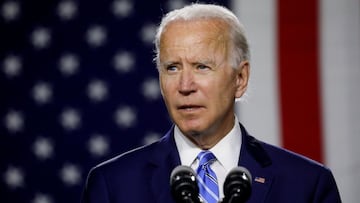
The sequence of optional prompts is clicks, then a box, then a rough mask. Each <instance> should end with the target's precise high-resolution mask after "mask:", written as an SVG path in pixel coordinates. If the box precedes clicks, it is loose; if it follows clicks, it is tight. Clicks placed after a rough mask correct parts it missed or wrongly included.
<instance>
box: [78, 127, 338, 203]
mask: <svg viewBox="0 0 360 203" xmlns="http://www.w3.org/2000/svg"><path fill="white" fill-rule="evenodd" d="M240 126H241V131H242V135H243V136H242V146H241V152H240V159H239V165H241V166H244V167H245V168H247V169H248V170H249V171H250V173H251V174H252V177H253V181H252V183H253V184H252V195H251V197H250V199H249V201H248V202H251V203H259V202H274V203H282V202H283V203H297V202H299V203H305V202H329V203H330V202H331V203H337V202H341V200H340V195H339V192H338V189H337V186H336V183H335V179H334V177H333V175H332V173H331V171H330V170H329V169H327V168H326V167H324V166H323V165H321V164H319V163H316V162H314V161H312V160H309V159H307V158H305V157H303V156H300V155H297V154H295V153H292V152H289V151H286V150H284V149H281V148H278V147H275V146H272V145H269V144H266V143H263V142H261V141H259V140H256V139H255V138H254V137H252V136H250V135H249V134H248V133H247V132H246V130H245V128H244V127H243V126H242V125H241V124H240ZM178 165H180V158H179V155H178V151H177V148H176V145H175V140H174V136H173V129H171V130H170V131H169V132H168V133H167V134H166V135H165V136H164V137H163V138H162V139H161V140H160V141H158V142H156V143H153V144H151V145H148V146H144V147H141V148H138V149H135V150H132V151H129V152H127V153H125V154H122V155H120V156H118V157H115V158H113V159H111V160H109V161H107V162H104V163H102V164H100V165H98V166H96V167H95V168H93V169H92V170H91V171H90V173H89V176H88V179H87V183H86V186H85V189H84V193H83V197H82V202H83V203H120V202H121V203H155V202H157V203H172V202H174V201H173V199H172V196H171V193H170V186H169V178H170V174H171V171H172V170H173V169H174V168H175V167H176V166H178Z"/></svg>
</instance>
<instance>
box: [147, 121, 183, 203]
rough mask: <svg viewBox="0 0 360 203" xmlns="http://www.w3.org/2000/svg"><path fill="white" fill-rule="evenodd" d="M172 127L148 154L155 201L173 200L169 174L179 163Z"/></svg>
mask: <svg viewBox="0 0 360 203" xmlns="http://www.w3.org/2000/svg"><path fill="white" fill-rule="evenodd" d="M173 132H174V130H173V127H172V128H171V129H170V130H169V131H168V133H166V135H165V136H164V137H163V138H162V139H161V140H160V141H159V142H157V143H155V144H156V145H158V146H156V147H154V151H153V153H152V154H150V155H149V164H150V167H149V168H150V177H151V180H150V185H151V190H152V192H153V194H154V199H156V202H159V203H160V202H161V203H163V202H169V203H170V202H173V199H172V196H171V192H170V175H171V172H172V170H173V169H174V168H175V167H176V166H178V165H180V164H181V162H180V157H179V153H178V151H177V148H176V144H175V140H174V136H173Z"/></svg>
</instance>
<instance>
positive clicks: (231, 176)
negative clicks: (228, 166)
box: [224, 166, 252, 203]
mask: <svg viewBox="0 0 360 203" xmlns="http://www.w3.org/2000/svg"><path fill="white" fill-rule="evenodd" d="M251 185H252V177H251V174H250V172H249V170H247V169H246V168H245V167H242V166H239V167H235V168H233V169H232V170H231V171H230V172H229V173H228V175H227V176H226V179H225V182H224V195H225V198H224V199H225V201H224V202H229V203H230V202H245V201H246V200H247V199H249V197H250V195H251Z"/></svg>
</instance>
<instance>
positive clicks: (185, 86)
mask: <svg viewBox="0 0 360 203" xmlns="http://www.w3.org/2000/svg"><path fill="white" fill-rule="evenodd" d="M195 91H196V81H195V77H194V73H193V72H192V70H189V69H183V71H182V72H181V74H180V81H179V93H180V94H182V95H189V94H191V93H193V92H195Z"/></svg>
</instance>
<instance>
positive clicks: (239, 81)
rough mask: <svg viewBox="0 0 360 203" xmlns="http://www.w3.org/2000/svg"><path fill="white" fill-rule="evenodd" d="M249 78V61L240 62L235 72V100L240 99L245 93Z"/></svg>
mask: <svg viewBox="0 0 360 203" xmlns="http://www.w3.org/2000/svg"><path fill="white" fill-rule="evenodd" d="M249 76H250V63H249V61H242V62H241V63H240V64H239V66H238V68H237V71H236V92H235V98H240V97H241V96H242V95H243V94H244V93H245V91H246V89H247V86H248V82H249Z"/></svg>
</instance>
